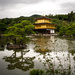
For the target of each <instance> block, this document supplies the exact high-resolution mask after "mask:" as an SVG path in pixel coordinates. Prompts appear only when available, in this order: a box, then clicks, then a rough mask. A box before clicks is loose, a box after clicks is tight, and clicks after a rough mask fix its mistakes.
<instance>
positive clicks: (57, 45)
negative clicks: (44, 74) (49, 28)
mask: <svg viewBox="0 0 75 75" xmlns="http://www.w3.org/2000/svg"><path fill="white" fill-rule="evenodd" d="M50 64H51V65H50ZM50 68H53V69H54V70H56V69H57V70H60V71H61V72H62V71H64V70H65V71H66V75H75V39H74V38H61V37H58V36H31V41H30V42H28V43H27V48H26V49H23V50H8V49H6V42H4V40H3V39H0V75H29V71H30V70H32V69H43V70H46V69H50Z"/></svg>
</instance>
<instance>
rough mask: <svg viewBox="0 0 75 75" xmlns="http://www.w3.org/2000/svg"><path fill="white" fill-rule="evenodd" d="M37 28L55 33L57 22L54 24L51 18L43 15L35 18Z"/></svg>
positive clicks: (44, 31)
mask: <svg viewBox="0 0 75 75" xmlns="http://www.w3.org/2000/svg"><path fill="white" fill-rule="evenodd" d="M35 20H36V22H35V24H34V25H35V30H37V31H39V32H42V33H47V34H50V33H55V24H52V23H51V22H50V21H51V20H52V19H51V18H48V17H45V16H41V17H39V18H35Z"/></svg>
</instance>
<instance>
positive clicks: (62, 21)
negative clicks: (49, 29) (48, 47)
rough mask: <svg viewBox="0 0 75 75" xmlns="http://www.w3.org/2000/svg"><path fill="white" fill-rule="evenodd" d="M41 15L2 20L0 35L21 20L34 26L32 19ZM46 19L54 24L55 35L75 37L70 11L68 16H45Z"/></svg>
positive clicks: (74, 22) (74, 15) (73, 22)
mask: <svg viewBox="0 0 75 75" xmlns="http://www.w3.org/2000/svg"><path fill="white" fill-rule="evenodd" d="M40 16H41V15H32V16H30V17H24V16H21V17H18V18H3V19H0V34H4V33H5V32H6V31H7V28H8V27H10V26H13V25H14V24H18V23H21V21H22V20H28V21H30V22H31V23H32V24H34V22H35V20H34V18H37V17H40ZM45 16H46V17H49V18H52V19H53V20H52V23H54V24H56V30H55V31H56V33H58V34H60V35H75V13H74V12H73V11H71V12H70V13H68V14H63V15H60V14H58V15H52V14H49V15H45Z"/></svg>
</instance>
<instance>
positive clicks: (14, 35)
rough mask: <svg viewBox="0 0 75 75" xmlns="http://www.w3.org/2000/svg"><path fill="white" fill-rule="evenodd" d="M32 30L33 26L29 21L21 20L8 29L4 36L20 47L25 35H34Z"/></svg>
mask: <svg viewBox="0 0 75 75" xmlns="http://www.w3.org/2000/svg"><path fill="white" fill-rule="evenodd" d="M33 29H34V25H33V24H32V23H31V22H30V21H28V20H23V21H21V23H17V24H14V25H13V26H10V27H8V28H7V33H6V34H5V36H7V37H10V38H11V39H12V40H14V42H15V44H21V45H22V44H23V42H24V40H26V35H28V34H31V33H34V31H33ZM17 41H19V42H17Z"/></svg>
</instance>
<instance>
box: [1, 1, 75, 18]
mask: <svg viewBox="0 0 75 75" xmlns="http://www.w3.org/2000/svg"><path fill="white" fill-rule="evenodd" d="M71 11H75V0H0V18H14V17H20V16H31V15H33V14H39V15H43V14H44V15H46V14H47V15H48V14H67V13H69V12H71Z"/></svg>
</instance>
